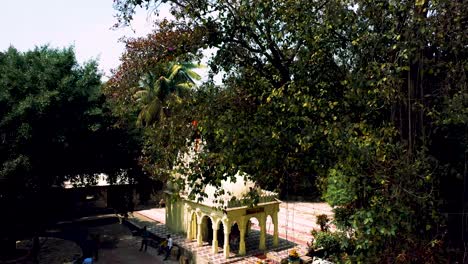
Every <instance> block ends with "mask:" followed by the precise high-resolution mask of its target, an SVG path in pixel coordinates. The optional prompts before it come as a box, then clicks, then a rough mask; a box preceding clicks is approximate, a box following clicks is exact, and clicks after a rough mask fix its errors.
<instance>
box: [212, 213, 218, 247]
mask: <svg viewBox="0 0 468 264" xmlns="http://www.w3.org/2000/svg"><path fill="white" fill-rule="evenodd" d="M218 228H219V225H218V222H217V221H215V222H213V242H212V243H213V245H212V247H213V248H212V251H213V254H217V253H218Z"/></svg>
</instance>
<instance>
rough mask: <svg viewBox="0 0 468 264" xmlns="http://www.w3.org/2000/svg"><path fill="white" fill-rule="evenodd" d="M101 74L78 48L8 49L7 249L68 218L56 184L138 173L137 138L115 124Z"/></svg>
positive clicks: (4, 143)
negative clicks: (78, 59) (80, 59)
mask: <svg viewBox="0 0 468 264" xmlns="http://www.w3.org/2000/svg"><path fill="white" fill-rule="evenodd" d="M100 78H101V75H100V73H99V72H98V70H97V64H96V63H95V62H92V61H91V62H88V63H86V64H84V65H83V66H80V65H78V64H77V62H76V59H75V54H74V51H73V49H71V48H68V49H61V50H59V49H52V48H49V47H47V46H44V47H38V48H36V49H34V50H32V51H28V52H19V51H17V50H16V49H15V48H13V47H11V48H9V49H8V50H6V51H5V52H0V189H1V195H0V204H1V208H2V214H3V215H5V216H6V215H8V217H2V218H1V220H0V221H1V222H0V224H1V226H2V228H1V233H0V238H1V241H2V245H1V247H0V249H1V250H2V251H7V252H8V251H12V250H14V248H15V239H16V238H19V237H22V236H27V235H31V234H32V232H33V231H40V229H41V227H43V225H44V224H47V223H48V222H49V221H52V220H54V219H56V216H57V217H59V216H60V212H58V211H57V210H54V209H55V208H56V206H57V205H58V204H59V203H58V201H57V200H56V199H57V197H53V196H52V195H51V194H53V192H52V191H51V190H52V187H58V188H59V187H60V186H62V184H63V182H64V181H65V180H67V179H70V178H72V177H76V176H79V177H80V178H81V179H86V180H87V181H88V182H93V181H94V179H95V176H97V175H98V174H99V173H106V174H108V175H109V177H110V180H111V181H112V180H113V179H115V178H116V177H118V176H121V175H129V174H132V173H133V174H134V172H135V171H137V170H138V167H137V163H136V159H135V157H136V153H135V152H134V150H133V149H136V148H132V147H131V146H134V145H136V144H137V142H136V141H134V140H133V139H132V138H131V137H130V136H129V135H128V133H127V131H125V130H120V129H115V128H113V124H114V120H113V119H112V118H111V115H110V114H109V110H108V108H107V106H106V104H105V100H104V99H105V98H104V97H103V96H102V94H101V92H100V89H101V80H100ZM126 173H127V174H126Z"/></svg>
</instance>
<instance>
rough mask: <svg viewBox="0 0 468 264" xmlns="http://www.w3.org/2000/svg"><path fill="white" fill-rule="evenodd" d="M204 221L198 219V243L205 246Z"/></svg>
mask: <svg viewBox="0 0 468 264" xmlns="http://www.w3.org/2000/svg"><path fill="white" fill-rule="evenodd" d="M202 228H203V226H202V221H201V220H200V219H198V228H197V245H198V246H200V247H201V246H203V234H202Z"/></svg>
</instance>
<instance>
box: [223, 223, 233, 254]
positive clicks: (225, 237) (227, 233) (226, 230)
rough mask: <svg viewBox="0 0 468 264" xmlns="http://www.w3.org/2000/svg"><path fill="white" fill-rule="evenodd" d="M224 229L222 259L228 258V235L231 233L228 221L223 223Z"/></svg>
mask: <svg viewBox="0 0 468 264" xmlns="http://www.w3.org/2000/svg"><path fill="white" fill-rule="evenodd" d="M223 227H224V258H226V259H228V258H229V250H230V249H229V234H230V233H231V225H230V223H229V221H226V222H223Z"/></svg>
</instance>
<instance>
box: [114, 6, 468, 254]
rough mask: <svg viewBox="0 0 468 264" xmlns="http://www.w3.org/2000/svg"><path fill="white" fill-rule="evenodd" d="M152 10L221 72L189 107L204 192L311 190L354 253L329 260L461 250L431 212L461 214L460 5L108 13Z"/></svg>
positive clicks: (463, 144) (125, 9) (463, 31)
mask: <svg viewBox="0 0 468 264" xmlns="http://www.w3.org/2000/svg"><path fill="white" fill-rule="evenodd" d="M161 2H164V3H168V4H170V5H171V7H172V12H173V14H174V15H175V17H176V20H177V22H174V24H177V25H178V26H180V24H183V25H185V26H186V27H193V28H196V29H198V30H199V32H201V33H204V34H205V35H204V37H202V38H200V39H201V40H202V43H203V45H201V47H204V46H208V47H216V48H218V50H217V53H216V55H215V56H214V58H213V59H212V62H211V64H210V66H211V68H212V70H213V71H214V72H218V71H220V70H224V71H225V72H226V78H225V79H224V87H222V88H216V87H213V86H212V85H206V86H205V87H204V88H203V89H201V90H200V95H201V96H200V97H199V98H202V99H198V101H197V102H200V101H201V103H200V105H198V106H197V107H199V108H197V109H198V110H197V114H198V115H200V119H199V121H200V122H199V129H200V131H201V132H202V134H203V138H204V139H206V141H207V147H208V149H209V152H208V153H207V154H206V155H205V156H204V157H203V159H201V160H199V161H198V162H200V164H201V166H205V169H204V170H202V172H203V171H204V172H205V174H204V175H210V176H209V177H208V179H207V178H205V179H206V182H203V184H206V183H211V184H215V185H216V183H217V182H219V180H220V179H223V178H225V177H226V175H229V173H225V172H227V171H229V170H231V171H236V170H237V169H239V168H240V169H242V170H243V171H246V172H248V173H250V174H252V175H253V177H254V180H256V181H258V182H260V183H262V184H263V185H264V186H267V187H269V188H274V185H275V184H276V185H277V186H281V187H284V185H285V183H286V185H288V184H287V183H291V182H292V183H294V184H293V185H295V186H297V183H298V182H300V181H301V180H303V179H306V178H310V179H312V180H313V181H314V182H315V180H317V182H318V184H319V186H320V188H321V190H322V192H323V196H324V198H325V199H326V200H327V201H328V202H329V203H331V204H332V205H334V206H336V207H337V210H336V213H337V217H336V224H337V225H338V226H339V228H340V229H341V231H343V232H345V233H346V235H345V236H343V237H344V238H349V239H347V241H346V242H347V243H348V244H349V245H352V247H350V248H348V251H347V253H346V252H341V254H340V253H338V254H337V258H338V259H339V258H341V257H343V258H348V259H349V260H350V261H365V262H386V261H388V262H395V261H400V262H411V261H413V262H438V261H439V260H438V259H437V257H438V254H439V253H440V252H439V251H440V250H441V248H442V246H441V245H443V244H444V243H447V244H449V243H448V241H450V244H452V243H454V242H456V241H459V242H460V239H458V240H454V237H455V235H451V234H457V232H456V231H455V232H454V230H458V231H460V229H459V228H458V227H454V225H453V224H452V225H450V227H449V228H448V230H451V231H450V232H449V236H450V237H451V238H450V240H449V238H447V237H443V234H444V229H445V227H444V226H445V224H444V222H445V220H447V219H448V220H449V222H452V223H453V222H456V221H454V220H450V218H452V219H454V216H450V217H449V218H445V217H444V215H443V214H442V212H445V213H447V212H450V215H452V212H453V213H454V214H460V215H463V214H464V211H465V210H464V209H463V208H465V207H466V206H465V204H466V195H465V189H466V188H465V184H464V183H462V181H463V182H465V181H464V179H465V178H466V176H467V170H466V168H467V166H466V159H465V158H464V157H465V156H466V154H465V153H466V138H467V132H466V131H467V130H466V127H467V123H466V121H467V118H466V110H465V109H466V106H467V100H466V98H467V93H466V83H467V82H466V65H467V64H466V63H467V62H466V58H467V56H466V52H467V46H468V45H467V43H468V39H467V37H466V36H468V34H467V32H466V28H467V27H466V25H465V24H466V20H467V17H466V15H465V14H467V13H468V12H467V10H466V8H467V5H466V4H464V3H463V1H448V0H447V1H445V0H444V1H427V0H426V1H424V0H423V1H367V0H363V1H360V0H356V1H320V0H319V1H288V0H282V1H266V0H265V1H253V2H252V1H250V2H245V1H240V2H239V1H238V2H232V1H225V0H219V1H199V0H196V1H195V0H193V1H192V0H170V1H133V0H121V1H116V2H115V7H116V9H117V10H118V11H119V14H120V19H121V22H123V23H125V22H126V21H128V20H129V19H131V16H132V14H133V12H134V10H135V7H137V6H139V5H152V4H155V5H156V6H157V4H159V3H161ZM208 106H209V107H208ZM447 153H450V154H447ZM198 176H199V175H198ZM190 179H191V180H193V181H195V180H196V179H197V175H193V177H191V178H190ZM294 179H298V180H294ZM462 186H463V188H462ZM201 190H202V188H199V189H198V191H201ZM283 190H284V188H283ZM450 190H456V191H450ZM462 196H463V197H464V198H463V199H462V198H461V197H462ZM460 208H462V209H460ZM459 233H460V232H458V234H459ZM423 234H424V235H423ZM406 237H409V238H410V239H408V240H403V238H406ZM462 238H463V239H464V236H463V237H462ZM463 239H461V240H463ZM447 244H445V245H447ZM458 245H462V243H459V244H458ZM341 260H344V259H341Z"/></svg>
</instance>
